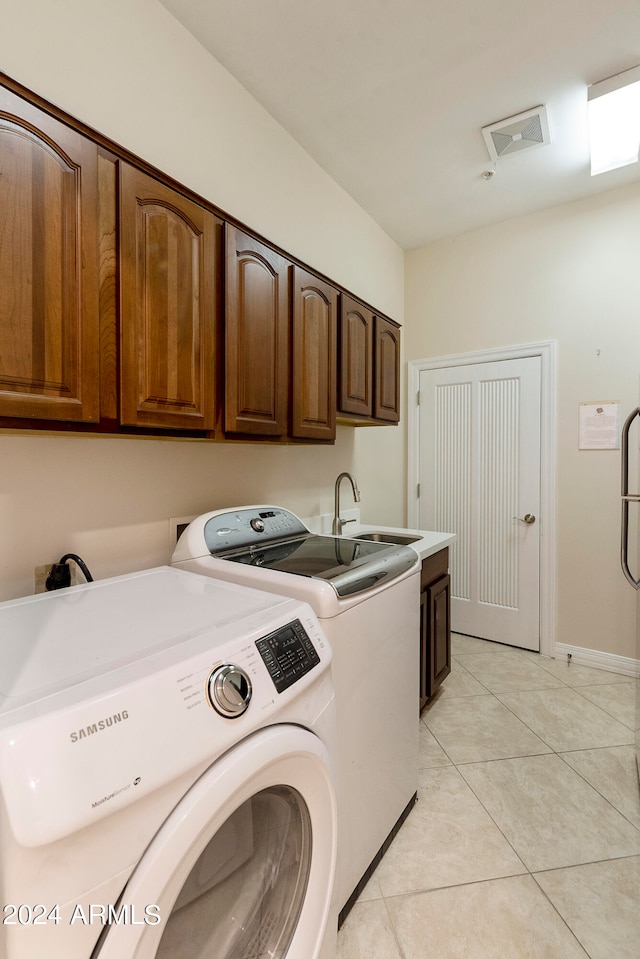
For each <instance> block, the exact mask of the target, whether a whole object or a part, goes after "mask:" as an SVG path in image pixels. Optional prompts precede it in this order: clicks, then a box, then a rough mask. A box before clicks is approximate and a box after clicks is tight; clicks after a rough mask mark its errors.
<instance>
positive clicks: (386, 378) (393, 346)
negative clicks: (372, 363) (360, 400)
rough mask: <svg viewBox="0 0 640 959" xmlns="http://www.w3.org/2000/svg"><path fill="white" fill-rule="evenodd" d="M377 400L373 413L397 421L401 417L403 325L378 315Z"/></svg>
mask: <svg viewBox="0 0 640 959" xmlns="http://www.w3.org/2000/svg"><path fill="white" fill-rule="evenodd" d="M374 352H375V358H376V370H375V390H374V396H375V402H374V409H373V415H374V416H375V418H376V419H379V420H388V421H389V422H390V423H397V422H398V420H399V419H400V329H399V327H397V326H396V325H395V323H391V322H389V320H385V319H384V317H381V316H376V318H375V350H374Z"/></svg>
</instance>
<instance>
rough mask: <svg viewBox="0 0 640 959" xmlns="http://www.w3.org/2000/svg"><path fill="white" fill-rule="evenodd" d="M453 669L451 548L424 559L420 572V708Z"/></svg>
mask: <svg viewBox="0 0 640 959" xmlns="http://www.w3.org/2000/svg"><path fill="white" fill-rule="evenodd" d="M450 672H451V577H450V576H449V550H448V549H442V550H440V551H439V552H438V553H434V555H433V556H428V557H427V558H426V559H425V560H423V563H422V571H421V576H420V709H423V708H424V706H425V705H426V703H427V702H428V700H429V699H430V698H431V697H432V696H433V694H434V693H435V692H436V690H437V689H438V687H439V686H440V684H441V683H442V681H443V680H444V679H445V678H446V677H447V676H448V675H449V673H450Z"/></svg>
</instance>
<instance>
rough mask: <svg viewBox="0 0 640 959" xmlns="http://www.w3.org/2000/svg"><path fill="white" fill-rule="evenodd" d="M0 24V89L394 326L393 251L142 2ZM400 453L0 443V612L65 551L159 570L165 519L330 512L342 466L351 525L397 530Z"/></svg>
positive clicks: (378, 448)
mask: <svg viewBox="0 0 640 959" xmlns="http://www.w3.org/2000/svg"><path fill="white" fill-rule="evenodd" d="M0 21H1V22H2V29H1V30H0V66H1V68H2V70H3V71H4V72H5V73H7V74H8V75H9V76H11V77H13V78H14V79H15V80H18V81H20V82H21V83H23V84H24V85H25V86H26V87H28V88H29V89H31V90H34V91H35V92H36V93H39V94H41V95H42V96H43V97H45V98H46V99H48V100H50V101H52V102H53V103H55V104H57V105H58V106H60V107H61V108H62V109H64V110H66V111H67V112H68V113H70V114H72V115H73V116H76V117H78V118H79V119H81V120H82V121H84V122H85V123H87V124H89V125H90V126H92V127H94V128H95V129H96V130H99V131H100V132H101V133H104V134H106V135H107V136H109V137H111V138H112V139H113V140H115V141H116V142H118V143H120V144H122V145H123V146H125V147H127V148H128V149H130V150H132V151H133V152H134V153H137V154H138V155H139V156H141V157H142V158H144V159H145V160H147V161H149V162H150V163H153V164H155V165H156V166H157V167H159V168H160V169H162V170H164V171H166V172H167V173H169V174H171V175H172V176H174V177H175V178H176V179H177V180H179V181H181V182H183V183H185V184H187V185H188V186H190V187H191V188H193V189H195V190H196V191H198V192H199V193H200V194H201V195H202V196H204V197H206V198H208V199H209V200H211V201H212V202H214V203H215V204H216V205H217V206H219V207H220V208H221V209H222V210H224V211H226V212H227V213H229V214H230V215H232V216H235V217H237V218H239V219H240V220H242V221H243V222H245V223H246V224H247V225H248V226H251V227H252V228H254V229H255V230H257V231H258V232H260V233H262V234H263V235H264V236H265V237H266V238H267V239H269V240H271V241H273V242H275V243H277V244H279V245H280V246H282V247H283V248H284V249H285V250H287V251H289V252H291V253H292V254H295V255H296V256H298V257H299V258H301V259H302V260H304V261H305V262H307V263H308V264H309V265H310V266H312V267H314V268H315V269H318V270H320V271H321V272H323V273H325V274H326V275H328V276H329V277H331V278H332V279H334V280H335V281H336V282H338V283H341V284H343V285H344V286H346V287H347V288H348V289H350V290H351V291H352V292H353V293H354V294H356V295H357V296H361V297H362V298H364V299H365V300H366V301H368V302H370V303H373V304H374V305H375V306H377V307H378V308H379V309H381V310H382V311H384V312H387V313H388V314H389V315H391V316H392V317H394V318H396V319H398V320H401V319H402V313H403V297H404V288H403V284H404V273H403V253H402V250H401V249H400V248H399V247H398V246H397V245H396V244H395V243H394V242H393V241H392V240H390V239H389V237H388V236H386V234H384V233H383V231H382V230H381V229H380V228H379V227H378V226H377V224H375V223H374V222H373V220H372V219H371V218H370V217H369V216H368V215H367V214H366V213H365V212H364V211H363V210H362V209H361V208H360V207H358V206H357V205H356V204H355V203H354V202H353V200H352V199H351V198H350V197H349V196H348V195H347V194H346V193H345V192H344V191H343V190H342V189H341V188H339V187H338V186H337V185H336V183H335V182H334V181H333V180H331V179H330V178H329V177H328V176H327V175H326V174H325V173H324V171H323V170H321V168H320V167H319V166H318V165H317V164H316V163H315V161H313V160H312V159H311V158H310V157H309V156H308V155H307V154H306V153H304V151H303V150H302V149H301V148H300V147H299V145H298V144H297V143H296V142H295V141H294V140H293V139H292V138H291V137H290V136H289V135H288V134H287V133H286V132H285V131H284V130H283V129H282V128H281V127H280V126H279V125H278V124H277V123H276V122H275V121H274V120H273V118H272V117H271V116H270V115H269V114H267V113H266V112H265V111H264V110H263V109H262V108H261V107H260V106H259V105H258V104H257V103H256V102H255V101H254V100H253V99H252V98H251V97H250V96H249V95H248V94H247V93H246V91H244V90H243V89H242V88H241V87H240V86H239V85H238V84H237V83H236V82H235V81H234V80H233V79H232V78H231V77H230V76H229V74H228V73H227V72H226V71H225V70H224V69H223V68H222V67H221V66H220V65H219V64H218V63H217V62H216V61H215V60H213V59H212V58H211V57H210V56H209V55H208V54H207V53H206V52H205V51H204V50H203V48H202V47H200V46H199V44H197V43H196V42H195V40H193V38H191V37H190V35H189V34H188V33H187V32H186V31H185V30H184V29H183V28H182V27H181V26H180V25H179V24H178V23H177V22H176V21H175V20H173V19H172V17H170V16H169V14H168V13H167V11H166V10H165V9H164V8H163V7H161V6H160V5H159V4H158V3H156V2H155V0H109V2H107V3H105V2H102V3H99V2H97V0H56V2H55V3H51V2H50V0H21V2H20V3H16V2H15V0H0ZM401 446H402V444H401V433H400V429H399V428H389V429H387V428H376V429H362V430H358V431H355V432H354V430H352V429H349V428H346V427H341V428H340V429H339V433H338V441H337V443H336V446H335V447H333V448H326V447H322V448H309V447H296V448H276V449H274V448H271V447H269V448H265V447H259V446H249V445H242V446H236V445H234V446H232V447H230V446H222V445H215V444H204V443H193V442H177V441H156V440H138V439H136V440H131V439H110V438H104V437H99V438H91V437H74V436H51V435H49V436H34V435H15V434H4V435H0V462H1V463H2V468H1V469H0V599H8V598H12V597H14V596H21V595H25V594H27V593H30V592H32V591H33V570H34V567H35V566H36V565H41V564H45V563H48V562H54V561H55V560H56V559H58V558H59V557H60V556H61V555H62V554H63V553H65V552H68V551H72V552H77V553H79V554H80V555H81V556H82V557H83V558H84V559H85V561H86V562H87V564H88V565H89V568H90V569H91V571H92V572H93V574H94V576H96V577H97V578H98V577H103V576H107V575H114V574H118V573H123V572H128V571H131V570H136V569H141V568H144V567H148V566H153V565H156V564H158V563H164V562H167V561H168V558H169V553H168V532H167V530H168V519H169V517H171V516H182V515H190V514H193V513H197V512H202V511H203V510H206V509H209V508H215V507H218V506H226V505H228V506H233V505H239V504H243V503H251V502H256V501H265V500H267V501H275V502H276V503H278V504H281V505H284V506H289V507H290V508H292V509H294V510H296V511H298V512H299V513H301V514H303V515H312V514H316V513H319V512H328V511H330V510H331V509H332V508H333V482H334V480H335V477H336V475H337V473H338V472H340V471H341V470H343V469H352V470H353V471H354V472H355V473H356V476H357V479H358V482H359V485H360V487H361V490H362V499H363V501H362V510H363V517H364V518H365V519H368V520H371V521H372V522H386V523H394V524H400V523H402V521H403V515H404V513H403V503H404V483H403V469H402V463H401V459H400V456H399V455H397V454H396V455H394V456H390V455H389V450H390V449H393V450H396V449H401ZM380 456H382V459H384V461H385V468H384V470H383V471H381V472H379V471H378V468H377V463H378V461H379V459H380Z"/></svg>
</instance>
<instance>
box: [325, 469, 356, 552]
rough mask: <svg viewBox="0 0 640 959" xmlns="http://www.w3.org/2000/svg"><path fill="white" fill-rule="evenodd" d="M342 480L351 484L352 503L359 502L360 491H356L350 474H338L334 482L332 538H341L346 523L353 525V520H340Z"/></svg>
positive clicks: (354, 482)
mask: <svg viewBox="0 0 640 959" xmlns="http://www.w3.org/2000/svg"><path fill="white" fill-rule="evenodd" d="M343 479H348V480H349V482H350V483H351V489H352V490H353V502H354V503H359V502H360V490H359V489H358V485H357V483H356V481H355V479H354V478H353V476H352V475H351V473H340V475H339V476H338V478H337V480H336V489H335V501H334V511H333V525H332V527H331V532H332V533H333V535H334V536H342V530H343V528H344V526H346V524H347V523H355V520H354V519H340V483H341V482H342V480H343Z"/></svg>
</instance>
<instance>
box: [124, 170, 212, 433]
mask: <svg viewBox="0 0 640 959" xmlns="http://www.w3.org/2000/svg"><path fill="white" fill-rule="evenodd" d="M218 224H219V221H218V220H217V219H216V217H215V216H214V215H213V213H210V212H209V211H208V210H205V209H204V208H203V207H201V206H199V205H198V204H197V203H195V202H193V201H192V200H189V199H188V198H187V197H184V196H182V195H181V194H179V193H177V192H176V191H175V190H172V189H171V188H170V187H168V186H166V185H164V184H162V183H158V182H157V181H156V180H154V179H153V178H152V177H150V176H147V174H145V173H143V172H142V171H140V170H136V169H135V168H134V167H131V166H129V165H128V164H126V163H121V164H120V326H121V334H120V338H121V360H120V363H121V367H120V369H121V376H120V420H121V422H122V423H123V424H125V425H129V426H145V427H157V428H164V429H178V430H183V429H189V430H213V429H214V426H215V359H214V356H215V353H214V351H215V320H216V282H217V280H218V276H217V274H218V270H217V262H216V261H217V256H216V246H217V230H218Z"/></svg>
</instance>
